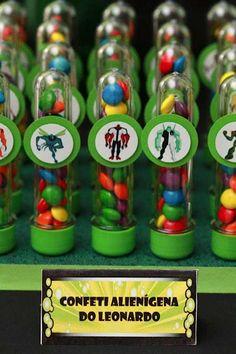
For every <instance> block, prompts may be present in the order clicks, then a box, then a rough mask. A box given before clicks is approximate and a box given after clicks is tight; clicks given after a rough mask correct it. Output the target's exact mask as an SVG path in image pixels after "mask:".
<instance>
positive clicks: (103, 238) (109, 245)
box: [92, 225, 136, 257]
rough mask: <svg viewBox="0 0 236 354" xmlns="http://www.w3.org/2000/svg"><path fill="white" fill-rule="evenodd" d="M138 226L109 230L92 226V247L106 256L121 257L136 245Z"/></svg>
mask: <svg viewBox="0 0 236 354" xmlns="http://www.w3.org/2000/svg"><path fill="white" fill-rule="evenodd" d="M135 234H136V227H135V226H132V227H130V228H129V229H126V230H122V231H107V230H104V229H100V228H99V227H97V226H94V225H93V226H92V248H93V249H94V250H95V251H96V252H97V253H100V254H102V255H104V256H111V257H119V256H124V255H126V254H128V253H130V252H132V251H133V250H134V248H135V245H136V236H135Z"/></svg>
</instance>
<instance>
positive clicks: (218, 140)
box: [208, 113, 236, 168]
mask: <svg viewBox="0 0 236 354" xmlns="http://www.w3.org/2000/svg"><path fill="white" fill-rule="evenodd" d="M208 146H209V150H210V153H211V155H212V156H213V157H214V159H215V160H216V161H217V162H219V163H220V164H222V165H224V166H227V167H233V168H235V163H236V153H235V150H236V114H234V113H231V114H227V115H225V116H223V117H221V118H219V119H218V120H217V121H216V122H215V123H214V124H213V126H212V127H211V129H210V132H209V134H208Z"/></svg>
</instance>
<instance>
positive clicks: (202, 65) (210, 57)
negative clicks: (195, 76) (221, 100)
mask: <svg viewBox="0 0 236 354" xmlns="http://www.w3.org/2000/svg"><path fill="white" fill-rule="evenodd" d="M216 58H217V44H216V43H212V44H210V45H208V46H207V47H206V48H204V49H203V50H202V52H201V53H200V55H199V58H198V63H197V67H198V73H199V76H200V79H201V81H202V82H203V84H204V85H205V86H206V87H208V88H210V89H212V80H211V79H212V74H213V72H214V70H215V68H216Z"/></svg>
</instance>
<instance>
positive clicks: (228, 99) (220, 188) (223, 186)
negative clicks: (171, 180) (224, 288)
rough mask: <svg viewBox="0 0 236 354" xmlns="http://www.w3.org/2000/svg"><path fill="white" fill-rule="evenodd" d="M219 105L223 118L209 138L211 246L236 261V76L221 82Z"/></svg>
mask: <svg viewBox="0 0 236 354" xmlns="http://www.w3.org/2000/svg"><path fill="white" fill-rule="evenodd" d="M218 104H219V107H218V110H219V112H220V117H219V119H218V120H217V121H216V122H215V123H214V125H213V126H212V128H211V130H210V132H209V136H208V144H209V149H210V152H211V154H212V155H213V157H214V158H215V159H216V161H217V162H216V170H215V171H216V179H215V207H214V211H215V213H214V216H213V220H212V223H211V226H212V239H211V246H212V251H213V253H214V254H215V255H217V256H218V257H221V258H224V259H228V260H236V238H235V236H236V160H235V150H236V144H235V139H236V131H235V129H234V124H235V118H236V115H235V111H236V76H235V75H231V76H230V77H228V78H226V79H225V80H224V81H223V82H222V83H221V85H220V87H219V102H218Z"/></svg>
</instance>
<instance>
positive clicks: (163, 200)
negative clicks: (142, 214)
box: [157, 197, 165, 212]
mask: <svg viewBox="0 0 236 354" xmlns="http://www.w3.org/2000/svg"><path fill="white" fill-rule="evenodd" d="M164 204H165V199H164V198H163V197H162V198H160V199H159V201H158V203H157V210H158V211H160V212H161V211H162V208H163V205H164Z"/></svg>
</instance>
